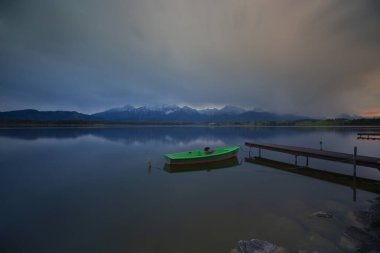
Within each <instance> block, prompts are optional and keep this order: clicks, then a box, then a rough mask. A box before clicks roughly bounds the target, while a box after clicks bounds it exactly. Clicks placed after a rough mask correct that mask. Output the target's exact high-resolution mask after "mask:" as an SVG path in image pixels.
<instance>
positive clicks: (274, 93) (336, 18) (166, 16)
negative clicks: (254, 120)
mask: <svg viewBox="0 0 380 253" xmlns="http://www.w3.org/2000/svg"><path fill="white" fill-rule="evenodd" d="M379 25H380V3H379V1H376V0H373V1H367V0H363V1H354V0H331V1H330V0H323V1H306V0H302V1H301V0H284V1H265V0H256V1H255V0H234V1H231V0H133V1H132V0H124V1H122V0H110V1H100V0H91V1H90V0H76V1H74V0H67V1H58V0H34V1H26V0H24V1H21V0H20V1H17V0H12V1H1V2H0V64H1V65H0V66H1V67H0V110H13V109H21V108H36V109H48V110H55V109H66V110H68V109H70V110H71V109H75V110H79V111H82V112H95V111H98V110H102V109H106V108H110V107H114V106H121V105H124V104H132V105H152V104H162V103H166V104H168V103H176V104H180V105H190V106H196V107H202V106H221V105H225V104H232V105H238V106H243V107H246V108H262V109H264V110H268V111H275V112H286V113H298V114H303V115H312V116H332V115H335V114H339V113H352V114H370V113H373V112H375V114H376V112H377V111H378V110H380V29H379Z"/></svg>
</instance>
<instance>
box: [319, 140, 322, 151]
mask: <svg viewBox="0 0 380 253" xmlns="http://www.w3.org/2000/svg"><path fill="white" fill-rule="evenodd" d="M319 150H323V148H322V141H319Z"/></svg>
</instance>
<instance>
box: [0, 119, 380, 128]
mask: <svg viewBox="0 0 380 253" xmlns="http://www.w3.org/2000/svg"><path fill="white" fill-rule="evenodd" d="M149 126H151V127H347V128H352V127H360V128H380V119H366V120H361V119H358V120H344V121H342V120H316V121H285V122H284V121H279V122H276V121H255V122H96V121H24V120H23V121H1V120H0V128H20V127H22V128H34V127H149Z"/></svg>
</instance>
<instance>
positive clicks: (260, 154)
mask: <svg viewBox="0 0 380 253" xmlns="http://www.w3.org/2000/svg"><path fill="white" fill-rule="evenodd" d="M259 157H260V158H261V148H259Z"/></svg>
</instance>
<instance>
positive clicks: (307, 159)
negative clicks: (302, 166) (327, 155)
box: [306, 156, 309, 167]
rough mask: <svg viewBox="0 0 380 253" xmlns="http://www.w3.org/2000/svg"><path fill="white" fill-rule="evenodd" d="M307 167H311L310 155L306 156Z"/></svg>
mask: <svg viewBox="0 0 380 253" xmlns="http://www.w3.org/2000/svg"><path fill="white" fill-rule="evenodd" d="M306 167H309V157H308V156H306Z"/></svg>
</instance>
